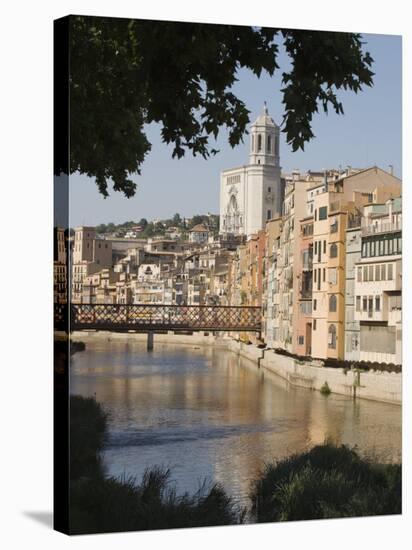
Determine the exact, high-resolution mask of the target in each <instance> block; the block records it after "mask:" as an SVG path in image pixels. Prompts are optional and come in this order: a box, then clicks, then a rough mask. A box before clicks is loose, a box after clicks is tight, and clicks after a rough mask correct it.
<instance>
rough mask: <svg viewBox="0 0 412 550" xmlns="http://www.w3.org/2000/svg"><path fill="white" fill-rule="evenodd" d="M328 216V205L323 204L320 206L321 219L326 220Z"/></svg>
mask: <svg viewBox="0 0 412 550" xmlns="http://www.w3.org/2000/svg"><path fill="white" fill-rule="evenodd" d="M327 217H328V207H327V206H321V207H320V208H319V220H326V218H327Z"/></svg>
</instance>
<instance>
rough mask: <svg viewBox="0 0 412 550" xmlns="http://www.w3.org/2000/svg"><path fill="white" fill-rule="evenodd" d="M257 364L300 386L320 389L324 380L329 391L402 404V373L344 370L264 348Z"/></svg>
mask: <svg viewBox="0 0 412 550" xmlns="http://www.w3.org/2000/svg"><path fill="white" fill-rule="evenodd" d="M260 365H261V366H262V367H264V368H267V369H268V370H270V371H271V372H274V373H275V374H277V375H279V376H281V377H282V378H285V379H286V380H288V381H289V382H290V383H291V384H293V385H295V386H299V387H304V388H309V389H313V390H320V389H321V388H322V386H324V384H325V383H327V385H328V386H329V389H330V390H331V392H332V393H338V394H341V395H346V396H348V397H355V396H356V397H357V398H358V397H359V398H364V399H372V400H375V401H383V402H386V403H394V404H398V405H400V404H401V403H402V374H400V373H389V372H381V371H368V372H358V371H356V370H354V371H351V370H350V371H346V372H345V371H344V370H343V369H333V368H329V367H320V366H314V365H312V364H308V363H305V362H303V361H299V360H296V359H294V358H293V357H287V356H285V355H279V354H277V353H275V352H274V351H272V350H265V352H264V357H263V359H261V361H260Z"/></svg>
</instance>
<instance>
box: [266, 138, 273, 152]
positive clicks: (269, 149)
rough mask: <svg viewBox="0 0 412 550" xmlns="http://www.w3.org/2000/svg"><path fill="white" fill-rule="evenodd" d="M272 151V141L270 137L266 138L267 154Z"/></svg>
mask: <svg viewBox="0 0 412 550" xmlns="http://www.w3.org/2000/svg"><path fill="white" fill-rule="evenodd" d="M271 149H272V139H271V137H270V136H268V146H267V152H268V153H270V152H271Z"/></svg>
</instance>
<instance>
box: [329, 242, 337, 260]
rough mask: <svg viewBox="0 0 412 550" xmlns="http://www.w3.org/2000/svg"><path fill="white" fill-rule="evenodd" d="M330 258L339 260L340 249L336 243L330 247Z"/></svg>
mask: <svg viewBox="0 0 412 550" xmlns="http://www.w3.org/2000/svg"><path fill="white" fill-rule="evenodd" d="M330 257H331V258H337V257H338V247H337V245H336V244H335V243H332V244H331V245H330Z"/></svg>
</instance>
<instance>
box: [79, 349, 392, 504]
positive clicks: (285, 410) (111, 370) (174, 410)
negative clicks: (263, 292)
mask: <svg viewBox="0 0 412 550" xmlns="http://www.w3.org/2000/svg"><path fill="white" fill-rule="evenodd" d="M86 345H87V349H86V351H83V352H80V353H76V354H75V355H74V356H73V357H72V368H71V379H70V391H71V393H72V394H78V395H83V396H95V397H96V399H97V400H98V401H99V402H100V403H102V405H104V407H105V408H106V409H107V410H108V412H109V414H110V419H109V437H108V441H107V445H106V447H105V450H104V464H105V466H106V470H107V473H108V474H109V475H113V476H126V477H130V476H131V477H135V478H136V480H137V481H139V479H140V478H141V476H142V474H143V471H144V470H145V468H147V467H150V466H153V465H163V466H167V467H170V468H171V469H172V479H173V480H174V482H175V484H176V488H177V490H178V491H179V492H182V491H186V490H187V491H190V492H193V491H195V490H197V489H198V488H199V486H200V485H201V483H202V481H203V480H204V479H205V478H206V479H207V480H209V481H217V482H220V483H222V484H223V486H224V487H225V489H226V490H227V492H228V493H229V494H230V495H231V496H233V497H234V499H235V500H236V501H237V502H239V503H240V504H242V505H246V504H248V494H249V491H250V484H251V481H252V480H253V479H255V478H256V476H257V474H258V472H259V471H260V470H261V469H262V467H263V466H264V464H265V463H266V462H270V461H272V460H274V459H279V458H281V457H284V456H286V455H290V454H292V453H295V452H300V451H303V450H305V449H307V448H310V447H311V446H313V445H315V444H318V443H322V442H324V441H325V440H326V439H329V440H331V441H333V442H335V443H337V444H340V443H345V444H348V445H350V446H357V448H358V449H359V451H360V452H361V453H362V454H363V455H368V456H371V457H373V458H375V459H377V460H380V461H384V462H390V461H400V460H401V407H399V406H396V405H388V404H384V403H377V402H374V401H367V400H358V401H356V402H354V401H352V400H351V399H349V398H346V397H344V396H339V395H333V394H331V395H329V396H323V395H321V394H320V393H319V392H315V391H310V390H306V389H302V388H294V387H293V386H290V385H289V384H288V383H287V382H286V381H284V380H283V379H281V378H279V377H277V376H276V375H274V374H272V373H270V372H268V371H267V370H265V369H258V368H257V365H256V364H254V363H252V362H250V361H249V360H247V359H239V358H238V357H237V356H236V355H235V354H233V353H231V352H229V351H224V350H221V349H215V348H213V347H202V348H196V347H195V346H191V345H186V346H185V345H165V344H158V343H155V347H154V350H153V351H152V352H147V351H146V345H145V343H144V342H136V341H133V340H132V339H130V340H127V341H108V340H104V339H101V340H98V339H96V341H93V340H92V341H89V340H88V341H87V344H86Z"/></svg>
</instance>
